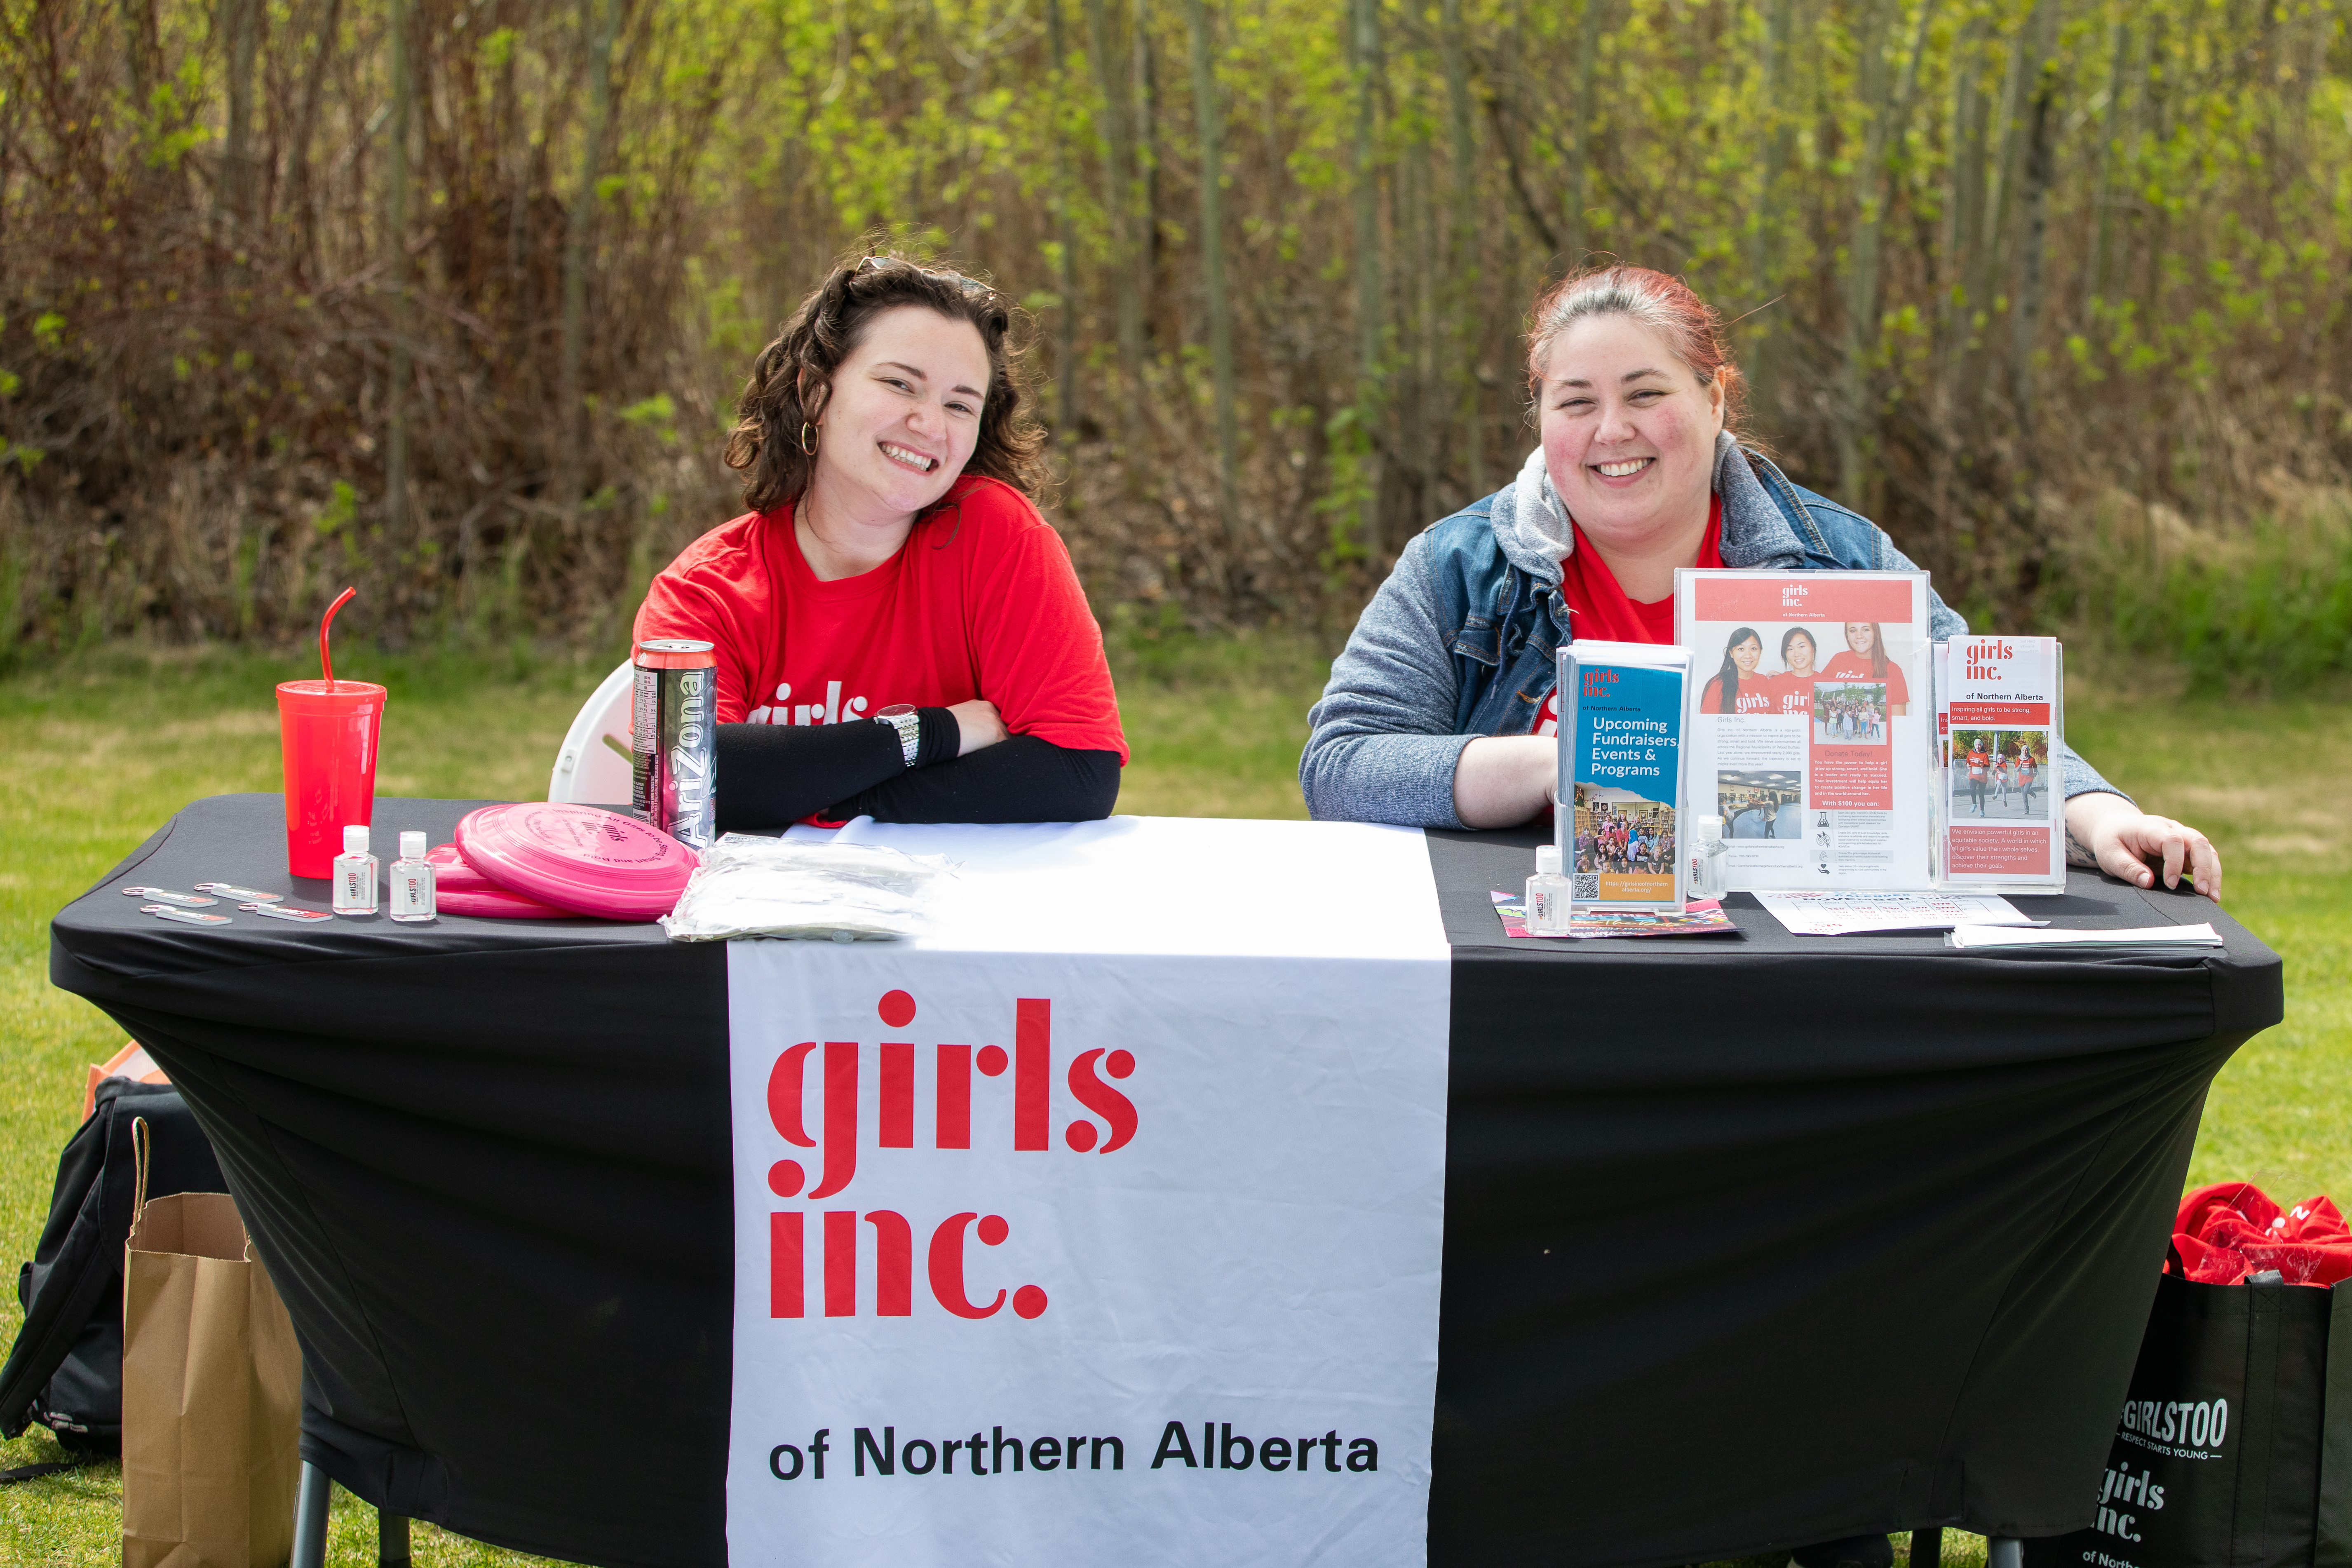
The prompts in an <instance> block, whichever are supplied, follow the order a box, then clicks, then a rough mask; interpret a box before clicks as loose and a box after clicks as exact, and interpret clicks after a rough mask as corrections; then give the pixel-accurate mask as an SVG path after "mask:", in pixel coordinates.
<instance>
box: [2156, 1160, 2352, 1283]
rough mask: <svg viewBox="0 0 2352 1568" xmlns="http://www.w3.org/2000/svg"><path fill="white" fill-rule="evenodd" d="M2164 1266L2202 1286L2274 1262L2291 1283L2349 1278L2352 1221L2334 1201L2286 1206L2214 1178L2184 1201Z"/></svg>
mask: <svg viewBox="0 0 2352 1568" xmlns="http://www.w3.org/2000/svg"><path fill="white" fill-rule="evenodd" d="M2172 1231H2173V1235H2172V1247H2173V1251H2174V1252H2175V1253H2176V1254H2177V1255H2178V1261H2179V1268H2178V1269H2176V1268H2174V1264H2173V1261H2172V1260H2168V1261H2167V1262H2166V1264H2165V1272H2167V1273H2175V1272H2179V1273H2182V1274H2185V1275H2187V1276H2188V1278H2189V1279H2193V1280H2195V1281H2197V1282H2198V1283H2199V1284H2200V1285H2236V1284H2239V1283H2241V1282H2242V1281H2243V1280H2245V1279H2247V1277H2248V1276H2250V1275H2254V1274H2260V1273H2262V1272H2263V1271H2264V1270H2266V1269H2272V1268H2275V1269H2277V1270H2278V1271H2279V1275H2280V1277H2281V1278H2282V1279H2284V1280H2285V1282H2286V1283H2288V1284H2290V1285H2322V1286H2326V1285H2333V1284H2335V1283H2336V1281H2337V1280H2339V1279H2352V1228H2347V1226H2346V1225H2345V1223H2344V1216H2343V1215H2341V1214H2339V1213H2337V1212H2336V1205H2334V1204H2333V1203H2330V1202H2329V1201H2328V1200H2327V1199H2326V1198H2324V1197H2317V1198H2310V1199H2307V1200H2305V1202H2303V1203H2299V1204H2297V1205H2294V1207H2293V1208H2291V1209H2286V1210H2281V1209H2280V1207H2279V1206H2278V1205H2276V1204H2274V1203H2273V1202H2271V1200H2270V1199H2269V1198H2268V1197H2267V1196H2265V1195H2264V1194H2263V1190H2262V1189H2261V1188H2260V1187H2257V1186H2255V1185H2254V1184H2252V1182H2217V1183H2215V1184H2213V1185H2211V1186H2210V1187H2200V1188H2198V1189H2197V1190H2196V1191H2195V1192H2193V1193H2191V1194H2189V1195H2188V1196H2187V1197H2185V1198H2183V1199H2181V1200H2180V1215H2179V1218H2177V1219H2175V1220H2174V1221H2173V1225H2172Z"/></svg>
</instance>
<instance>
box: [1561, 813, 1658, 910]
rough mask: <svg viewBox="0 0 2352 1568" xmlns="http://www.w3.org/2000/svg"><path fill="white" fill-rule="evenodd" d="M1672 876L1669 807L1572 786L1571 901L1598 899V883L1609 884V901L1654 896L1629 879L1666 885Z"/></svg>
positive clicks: (1650, 891) (1651, 891)
mask: <svg viewBox="0 0 2352 1568" xmlns="http://www.w3.org/2000/svg"><path fill="white" fill-rule="evenodd" d="M1674 874H1675V808H1674V806H1673V805H1670V804H1668V803H1666V802H1663V801H1654V800H1644V799H1643V798H1642V797H1641V796H1640V795H1635V794H1633V792H1632V791H1631V790H1622V789H1603V788H1596V787H1595V786H1593V785H1591V784H1578V785H1577V786H1576V867H1575V880H1576V883H1577V886H1576V889H1575V891H1574V896H1575V897H1577V898H1579V899H1599V898H1601V897H1602V896H1603V895H1602V891H1601V879H1602V878H1603V877H1607V878H1608V879H1610V883H1611V888H1610V895H1611V896H1613V897H1619V898H1631V897H1643V896H1655V893H1654V889H1651V888H1648V887H1647V886H1646V885H1644V886H1643V887H1641V888H1640V889H1636V888H1634V887H1633V885H1631V884H1630V883H1629V880H1628V879H1633V878H1643V879H1647V878H1664V879H1666V880H1667V882H1668V883H1671V882H1672V880H1673V878H1674ZM1588 879H1590V880H1589V882H1588ZM1621 885H1622V887H1621ZM1668 896H1671V889H1670V890H1669V894H1668Z"/></svg>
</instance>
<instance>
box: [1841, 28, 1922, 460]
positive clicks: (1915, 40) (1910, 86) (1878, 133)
mask: <svg viewBox="0 0 2352 1568" xmlns="http://www.w3.org/2000/svg"><path fill="white" fill-rule="evenodd" d="M1895 10H1896V5H1895V0H1871V3H1870V5H1868V8H1867V9H1866V10H1865V11H1864V16H1863V26H1862V37H1861V38H1860V39H1859V40H1858V43H1859V46H1860V48H1861V72H1860V76H1861V79H1860V82H1859V83H1858V86H1859V89H1860V92H1861V97H1862V101H1863V105H1864V112H1865V113H1866V114H1867V115H1868V116H1869V119H1868V121H1867V122H1866V125H1865V128H1864V132H1863V152H1862V157H1861V159H1860V161H1859V162H1858V163H1856V165H1855V168H1854V182H1853V233H1852V236H1851V237H1850V239H1849V242H1848V246H1847V251H1846V264H1847V270H1846V288H1845V339H1844V342H1843V354H1842V356H1841V363H1840V374H1839V381H1838V393H1839V395H1838V405H1839V406H1838V430H1837V436H1838V483H1839V485H1840V486H1841V487H1842V493H1843V496H1844V497H1845V500H1846V503H1847V504H1848V505H1849V506H1864V504H1865V503H1866V501H1867V500H1868V499H1869V498H1868V497H1867V495H1866V494H1865V489H1866V486H1867V482H1868V477H1869V476H1868V475H1867V474H1866V472H1865V471H1864V466H1865V464H1866V462H1867V460H1868V458H1869V455H1870V452H1871V449H1872V447H1874V445H1875V444H1876V440H1877V434H1878V419H1877V410H1876V408H1875V406H1874V401H1873V398H1872V396H1871V391H1870V372H1871V362H1872V361H1873V360H1874V359H1875V358H1876V357H1877V353H1878V258H1879V246H1880V242H1881V239H1882V238H1883V237H1884V234H1885V224H1886V159H1887V152H1888V149H1889V148H1890V147H1892V146H1893V145H1894V144H1895V142H1898V141H1899V140H1900V139H1901V138H1902V135H1903V129H1904V127H1905V126H1906V125H1907V124H1909V123H1910V119H1911V104H1912V98H1913V94H1914V93H1915V91H1916V89H1917V86H1918V81H1919V57H1920V56H1921V55H1922V54H1923V53H1924V52H1926V49H1927V25H1928V22H1929V21H1930V20H1931V19H1932V17H1933V16H1934V15H1935V5H1934V0H1921V4H1920V6H1919V16H1918V21H1917V23H1916V26H1915V29H1914V33H1913V37H1912V40H1911V47H1910V50H1909V52H1908V53H1907V54H1906V55H1905V56H1904V59H1903V69H1902V72H1901V75H1900V77H1899V79H1898V80H1897V82H1896V84H1895V87H1894V89H1892V90H1891V91H1890V90H1889V89H1888V87H1887V83H1886V52H1885V36H1886V30H1887V24H1888V23H1890V22H1892V21H1893V20H1894V19H1895Z"/></svg>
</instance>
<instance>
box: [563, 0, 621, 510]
mask: <svg viewBox="0 0 2352 1568" xmlns="http://www.w3.org/2000/svg"><path fill="white" fill-rule="evenodd" d="M620 8H621V0H585V5H584V6H583V17H582V20H583V21H584V22H586V23H587V24H588V26H587V34H588V37H587V45H588V122H587V124H586V125H585V126H584V127H583V129H582V134H581V140H580V188H579V189H578V190H577V191H575V192H574V193H573V194H572V221H571V225H570V228H569V230H568V232H567V233H566V234H565V236H564V243H563V350H562V363H561V366H560V368H559V370H558V373H557V390H556V410H557V416H558V418H559V419H560V420H561V424H560V426H559V428H558V434H557V437H556V439H557V441H558V443H559V450H558V453H557V458H556V461H557V468H558V472H559V473H560V474H561V475H562V482H561V484H560V485H559V487H558V489H557V494H556V502H557V504H558V505H559V506H561V507H562V509H563V516H564V521H566V522H567V523H568V524H570V525H571V526H572V527H573V528H574V529H575V530H576V529H577V528H578V526H579V522H580V500H581V490H582V488H583V478H582V477H583V473H584V472H585V460H586V455H587V447H588V431H587V426H586V421H585V415H586V407H585V402H586V399H585V395H584V389H583V386H582V384H581V378H582V374H583V365H584V362H585V360H586V357H587V349H588V241H589V237H590V231H591V230H592V229H593V226H594V224H595V219H596V183H597V182H598V181H599V180H600V179H602V178H603V177H604V175H603V170H604V128H605V124H606V122H607V121H609V120H610V118H611V116H612V110H613V102H612V100H613V36H614V33H616V32H617V31H619V29H620Z"/></svg>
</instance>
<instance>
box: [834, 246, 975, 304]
mask: <svg viewBox="0 0 2352 1568" xmlns="http://www.w3.org/2000/svg"><path fill="white" fill-rule="evenodd" d="M893 268H904V269H905V270H907V271H908V272H919V273H920V274H922V275H923V276H924V277H926V278H938V279H943V280H944V281H946V282H950V283H952V284H954V285H955V286H956V287H957V288H959V289H962V290H963V291H964V292H965V293H967V294H981V295H988V296H993V295H994V294H995V292H996V290H995V289H992V288H990V287H989V286H988V285H987V284H985V283H982V281H981V280H980V279H977V278H967V277H965V276H964V275H963V274H962V273H961V272H953V271H950V270H949V269H948V268H944V267H925V266H922V265H921V264H920V263H919V262H913V261H909V260H908V259H907V258H905V257H903V256H869V257H867V258H865V259H864V260H862V261H860V262H859V263H858V264H857V270H858V271H860V272H887V271H890V270H892V269H893Z"/></svg>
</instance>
